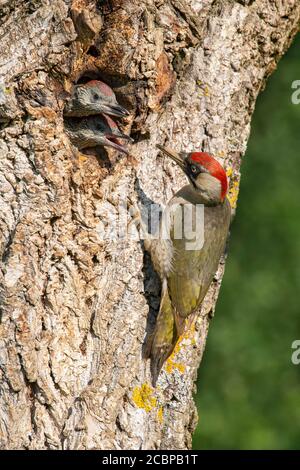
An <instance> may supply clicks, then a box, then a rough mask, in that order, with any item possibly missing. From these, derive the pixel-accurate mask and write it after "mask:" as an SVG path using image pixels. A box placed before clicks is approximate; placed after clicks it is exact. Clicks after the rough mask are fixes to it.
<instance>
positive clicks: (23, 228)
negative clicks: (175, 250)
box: [0, 0, 300, 449]
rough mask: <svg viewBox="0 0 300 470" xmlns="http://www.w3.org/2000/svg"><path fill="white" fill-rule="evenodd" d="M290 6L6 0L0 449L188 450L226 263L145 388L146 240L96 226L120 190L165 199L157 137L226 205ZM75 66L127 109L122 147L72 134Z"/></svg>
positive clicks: (269, 1) (0, 58)
mask: <svg viewBox="0 0 300 470" xmlns="http://www.w3.org/2000/svg"><path fill="white" fill-rule="evenodd" d="M299 17H300V4H299V2H298V1H297V0H284V1H282V0H256V1H251V0H248V1H247V0H244V1H232V0H231V1H229V0H228V1H225V0H203V1H201V0H167V1H160V0H111V1H96V0H74V1H71V0H51V1H50V0H44V1H42V0H29V1H23V0H14V1H11V0H9V1H7V0H0V24H1V26H0V37H1V45H0V77H1V78H0V86H1V89H0V122H1V127H2V130H1V132H0V137H1V140H0V152H1V161H0V165H1V173H0V191H1V199H0V224H1V253H2V265H1V271H0V275H1V325H0V341H1V342H0V373H1V395H0V446H1V448H3V449H47V448H50V449H61V448H63V449H112V448H116V449H160V448H162V449H184V448H188V447H190V445H191V436H192V432H193V430H194V428H195V424H196V422H197V419H196V410H195V405H194V402H193V397H192V394H193V392H194V390H195V388H194V381H195V378H196V373H197V369H198V366H199V363H200V360H201V357H202V354H203V350H204V347H205V340H206V336H207V332H208V327H209V322H210V318H211V316H212V312H213V310H214V306H215V302H216V299H217V295H218V290H219V287H220V282H221V278H222V274H223V268H224V260H223V261H222V263H221V265H220V269H219V271H218V273H217V275H216V277H215V280H214V283H213V285H212V286H211V288H210V290H209V292H208V294H207V296H206V300H205V302H204V305H203V307H202V311H201V313H199V316H198V318H197V320H196V322H195V324H194V327H193V328H191V330H190V331H189V332H188V333H187V334H186V335H185V337H184V338H183V339H182V340H181V342H180V344H179V345H178V346H177V347H176V352H175V354H174V355H173V356H172V357H171V358H170V359H169V360H168V362H167V364H166V366H165V368H164V370H163V372H162V374H161V376H160V379H159V382H158V386H157V388H156V389H153V388H152V387H151V385H150V384H151V381H150V373H149V364H148V363H147V362H145V361H143V360H142V357H141V351H142V344H143V339H144V335H145V331H146V328H147V323H149V319H148V317H149V316H150V317H151V315H153V312H155V311H157V307H158V304H159V288H160V287H159V282H158V280H157V277H156V275H155V273H153V270H152V267H151V263H150V260H149V258H148V256H147V255H146V254H144V252H143V247H142V245H141V244H140V243H138V242H134V241H130V240H129V241H126V240H124V241H118V240H115V241H114V240H109V239H108V240H103V239H101V236H100V231H99V227H100V224H101V223H104V222H106V221H108V220H107V218H108V215H107V212H106V209H107V208H108V209H109V210H110V211H117V212H118V210H119V206H118V204H119V199H120V196H122V195H124V194H127V195H129V196H131V197H132V198H133V199H139V200H140V201H142V202H143V203H147V202H149V201H154V202H156V203H160V204H164V203H166V201H167V200H168V199H169V198H170V197H171V196H172V194H173V193H174V191H176V190H178V189H179V187H180V186H181V185H183V183H184V182H185V178H184V176H182V175H181V174H180V170H178V169H177V168H175V167H174V165H173V164H172V163H171V162H168V161H166V160H165V159H163V158H162V157H161V156H158V153H157V150H156V148H155V145H156V143H160V144H169V145H170V146H172V147H174V148H175V149H177V150H180V149H186V150H191V149H200V150H204V151H208V152H211V153H212V154H214V155H215V156H216V157H217V158H218V159H219V161H221V162H222V163H223V164H224V165H225V167H226V169H227V173H228V176H229V179H230V200H231V203H232V205H233V206H235V205H236V200H237V194H238V185H239V175H240V173H239V168H240V162H241V157H242V156H243V154H244V152H245V149H246V143H247V140H248V137H249V131H250V120H251V115H252V113H253V109H254V105H255V100H256V98H257V95H258V93H259V92H260V90H261V89H262V88H263V86H264V84H265V81H266V79H267V77H268V76H269V75H270V73H271V72H272V71H273V70H274V69H275V68H276V64H277V62H278V60H279V59H280V57H281V56H282V54H283V53H284V52H285V51H286V49H287V47H288V46H289V44H290V42H291V40H292V37H293V36H294V34H295V33H296V32H297V30H298V25H299ZM87 77H92V78H93V77H100V78H102V79H103V80H104V81H106V82H107V83H108V84H111V85H112V86H113V87H114V89H115V91H116V93H117V96H118V99H119V101H120V102H121V104H124V105H125V106H126V107H127V108H128V109H130V111H131V117H130V118H129V119H128V120H127V121H126V123H125V124H124V128H125V129H126V131H127V132H129V131H131V135H132V136H133V137H134V138H135V143H134V144H133V145H132V146H131V149H130V150H131V154H130V157H128V158H127V157H124V156H122V155H117V154H116V153H115V152H114V151H108V152H106V151H103V150H99V151H98V153H97V154H93V155H88V156H87V155H83V154H81V153H80V152H79V151H78V150H77V149H76V148H74V147H73V146H72V144H71V143H70V141H69V140H68V137H67V135H66V134H65V132H64V121H63V113H62V111H63V107H64V103H65V99H66V97H67V92H68V91H70V90H71V88H72V85H73V84H74V83H75V82H77V81H78V80H84V79H85V78H87ZM220 314H221V312H220ZM147 319H148V320H147ZM217 369H218V365H217V364H216V373H218V371H217Z"/></svg>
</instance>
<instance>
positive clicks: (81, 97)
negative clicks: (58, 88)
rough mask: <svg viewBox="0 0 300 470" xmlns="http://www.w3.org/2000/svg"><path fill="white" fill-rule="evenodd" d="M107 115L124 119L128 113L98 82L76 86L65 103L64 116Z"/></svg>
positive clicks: (110, 92)
mask: <svg viewBox="0 0 300 470" xmlns="http://www.w3.org/2000/svg"><path fill="white" fill-rule="evenodd" d="M100 113H103V114H108V115H110V116H117V117H124V116H128V115H129V112H128V111H127V109H125V108H124V107H123V106H121V105H120V104H119V103H118V102H117V99H116V95H115V94H114V92H113V90H112V89H111V88H110V87H109V86H108V85H106V83H103V82H101V81H100V80H91V81H89V82H87V83H85V84H80V85H76V86H75V87H74V90H73V92H72V95H71V97H70V99H69V101H68V102H67V104H66V106H65V109H64V115H65V116H73V117H83V116H91V115H94V114H100Z"/></svg>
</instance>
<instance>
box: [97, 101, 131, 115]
mask: <svg viewBox="0 0 300 470" xmlns="http://www.w3.org/2000/svg"><path fill="white" fill-rule="evenodd" d="M102 112H103V113H104V114H108V115H110V116H116V117H126V116H129V114H130V113H129V111H127V109H125V108H123V106H121V105H120V104H115V105H112V104H103V105H102Z"/></svg>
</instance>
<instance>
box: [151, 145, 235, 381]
mask: <svg viewBox="0 0 300 470" xmlns="http://www.w3.org/2000/svg"><path fill="white" fill-rule="evenodd" d="M158 148H159V149H160V150H161V151H162V152H163V153H164V154H165V155H167V156H168V157H170V158H171V159H172V160H173V161H175V162H176V163H177V165H179V167H180V168H181V169H182V170H183V171H184V173H185V174H186V176H187V177H188V180H189V184H187V185H186V186H184V187H183V188H181V189H180V190H179V191H178V192H177V193H176V194H175V195H174V197H173V198H172V199H171V200H170V201H169V202H168V204H167V206H166V209H165V211H164V214H165V213H166V212H169V213H173V218H171V219H169V225H168V223H167V222H166V220H168V219H167V218H165V217H164V214H163V217H162V220H161V224H165V225H166V227H167V229H166V227H165V229H166V230H167V234H168V235H169V238H167V237H164V238H167V239H163V238H162V236H161V235H160V237H159V238H156V239H155V238H154V237H151V235H149V234H148V235H147V236H146V237H145V248H146V250H147V251H149V252H150V254H151V259H152V262H153V266H154V269H155V270H156V271H157V273H158V274H159V276H160V279H161V283H162V293H161V302H160V308H159V313H158V316H157V320H156V325H155V328H154V331H153V333H152V334H151V335H148V337H147V339H146V343H145V351H144V352H145V356H146V357H150V359H151V374H152V379H153V384H154V385H155V384H156V380H157V378H158V375H159V373H160V370H161V368H162V366H163V364H164V362H165V360H166V359H167V358H168V357H169V356H170V354H171V353H172V351H173V349H174V347H175V345H176V342H177V340H178V338H179V336H180V335H182V333H183V331H184V327H185V323H186V322H185V320H186V319H187V318H188V317H190V319H192V318H193V315H192V314H193V313H194V312H196V310H197V309H198V307H199V306H200V304H201V302H202V301H203V299H204V297H205V294H206V292H207V290H208V288H209V286H210V284H211V282H212V280H213V277H214V275H215V273H216V271H217V268H218V264H219V261H220V258H221V256H222V254H223V252H224V250H225V245H226V240H227V236H228V230H229V224H230V219H231V208H230V204H229V201H228V199H227V198H226V194H227V177H226V173H225V171H224V169H223V167H222V166H221V165H220V163H218V162H217V160H215V159H214V158H213V157H212V156H211V155H209V154H207V153H204V152H191V153H176V152H174V151H173V150H171V149H169V148H165V147H162V146H158ZM186 204H189V207H190V208H191V212H192V220H193V222H194V224H195V220H196V219H195V216H196V212H197V211H196V208H197V205H202V207H203V208H204V219H203V224H204V226H202V227H200V229H201V230H203V229H204V232H203V233H202V234H200V233H199V232H201V230H199V227H198V231H197V232H196V233H194V238H192V239H191V238H190V237H191V233H192V232H193V230H192V232H191V231H189V230H187V232H185V231H184V230H183V233H182V235H183V236H182V237H178V238H177V236H176V235H175V222H174V221H176V220H177V222H178V220H179V221H180V224H181V220H182V219H181V217H182V213H184V211H183V210H182V209H183V207H185V205H186ZM198 207H200V206H198ZM177 222H176V223H177ZM184 223H185V222H184ZM161 228H162V227H161ZM194 228H195V225H194V226H193V229H194ZM196 229H197V226H196ZM197 234H198V235H199V240H200V239H201V237H202V235H204V241H203V239H202V241H203V244H202V243H200V244H199V245H198V244H197V243H196V245H191V242H192V243H193V241H194V242H195V241H196V242H197V237H198V235H197ZM197 245H198V246H197ZM191 248H192V249H191Z"/></svg>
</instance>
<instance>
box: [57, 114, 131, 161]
mask: <svg viewBox="0 0 300 470" xmlns="http://www.w3.org/2000/svg"><path fill="white" fill-rule="evenodd" d="M65 126H66V131H67V134H68V136H69V137H70V140H71V141H72V143H73V144H74V145H76V147H78V149H79V150H81V149H84V148H87V147H96V146H97V145H103V146H104V147H112V148H114V149H116V150H119V151H120V152H123V153H126V154H127V155H128V153H129V152H128V150H127V149H126V148H125V147H124V145H123V144H121V142H120V141H119V139H124V140H127V141H132V139H131V137H129V136H128V135H126V134H123V132H121V131H120V129H119V128H118V126H117V124H116V123H115V122H114V121H113V120H112V119H111V118H110V117H109V116H105V115H99V116H91V117H86V118H82V119H68V121H66V122H65Z"/></svg>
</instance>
